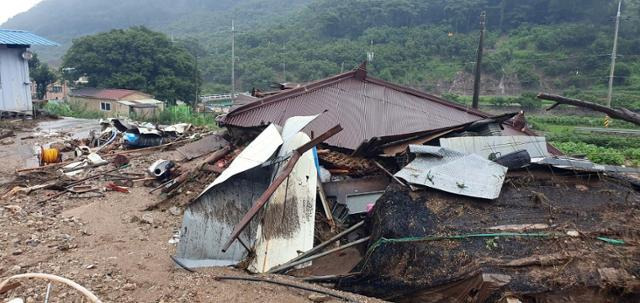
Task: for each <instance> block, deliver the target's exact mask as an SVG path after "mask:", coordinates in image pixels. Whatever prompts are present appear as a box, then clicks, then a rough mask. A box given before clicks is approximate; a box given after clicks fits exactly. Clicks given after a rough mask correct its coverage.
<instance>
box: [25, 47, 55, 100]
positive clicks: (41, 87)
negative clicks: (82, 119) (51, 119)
mask: <svg viewBox="0 0 640 303" xmlns="http://www.w3.org/2000/svg"><path fill="white" fill-rule="evenodd" d="M29 75H30V76H31V79H32V80H33V82H35V83H36V98H37V99H39V100H42V99H43V98H44V96H45V95H46V94H47V86H49V84H51V83H54V82H56V79H57V76H56V74H55V73H54V72H53V71H52V70H51V69H50V68H49V65H48V64H47V63H41V62H40V59H38V54H33V58H31V60H29Z"/></svg>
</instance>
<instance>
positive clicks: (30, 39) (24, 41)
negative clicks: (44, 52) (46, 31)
mask: <svg viewBox="0 0 640 303" xmlns="http://www.w3.org/2000/svg"><path fill="white" fill-rule="evenodd" d="M0 44H10V45H47V46H58V45H60V44H58V43H56V42H53V41H51V40H47V39H45V38H42V37H40V36H38V35H36V34H33V33H30V32H27V31H21V30H14V29H0Z"/></svg>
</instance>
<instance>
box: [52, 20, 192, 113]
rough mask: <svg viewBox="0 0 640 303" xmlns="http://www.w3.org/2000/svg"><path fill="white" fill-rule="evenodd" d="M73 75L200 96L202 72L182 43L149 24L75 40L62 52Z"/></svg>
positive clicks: (166, 96)
mask: <svg viewBox="0 0 640 303" xmlns="http://www.w3.org/2000/svg"><path fill="white" fill-rule="evenodd" d="M63 68H72V72H70V73H68V74H65V77H67V78H69V79H70V80H73V79H77V78H78V77H79V76H83V75H86V76H88V77H89V86H95V87H111V88H126V89H134V90H140V91H143V92H146V93H149V94H152V95H154V96H155V97H156V98H157V99H160V100H165V101H169V102H170V103H173V102H175V101H176V100H184V101H193V100H195V94H194V92H195V89H196V83H199V82H200V81H201V79H200V78H201V76H200V73H199V72H198V71H196V68H195V60H194V56H193V55H192V54H191V53H190V52H189V50H187V49H186V48H185V47H184V46H183V44H182V43H173V42H172V41H171V39H169V38H168V37H167V36H166V35H165V34H162V33H157V32H153V31H151V30H149V29H147V28H145V27H132V28H129V29H124V30H122V29H118V30H112V31H109V32H105V33H99V34H96V35H91V36H85V37H82V38H79V39H76V40H74V41H73V45H72V46H71V48H70V49H69V50H68V51H67V53H66V54H65V55H64V57H63Z"/></svg>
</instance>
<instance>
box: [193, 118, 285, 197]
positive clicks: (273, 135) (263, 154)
mask: <svg viewBox="0 0 640 303" xmlns="http://www.w3.org/2000/svg"><path fill="white" fill-rule="evenodd" d="M280 145H282V136H281V135H280V132H279V131H278V129H277V128H276V126H275V125H273V124H272V125H269V127H267V128H266V129H265V130H264V131H263V132H262V133H261V134H260V135H259V136H258V137H257V138H256V139H255V140H253V141H252V142H251V143H250V144H249V145H247V147H246V148H245V149H244V150H243V151H242V152H241V153H240V154H239V155H238V156H237V157H236V159H235V160H233V162H231V164H230V165H229V167H228V168H227V169H225V170H224V171H223V172H222V174H220V176H218V177H217V178H216V179H215V180H214V181H213V183H211V184H209V186H207V188H205V189H204V190H203V191H202V193H200V196H202V195H204V194H205V193H206V192H207V191H209V190H211V189H212V188H214V187H215V186H216V185H219V184H222V183H223V182H225V181H227V180H228V179H229V178H231V177H233V176H235V175H237V174H239V173H242V172H244V171H247V170H250V169H252V168H254V167H256V166H258V165H260V164H262V163H264V162H266V161H267V160H269V158H271V156H273V154H274V153H275V152H276V150H278V148H279V147H280Z"/></svg>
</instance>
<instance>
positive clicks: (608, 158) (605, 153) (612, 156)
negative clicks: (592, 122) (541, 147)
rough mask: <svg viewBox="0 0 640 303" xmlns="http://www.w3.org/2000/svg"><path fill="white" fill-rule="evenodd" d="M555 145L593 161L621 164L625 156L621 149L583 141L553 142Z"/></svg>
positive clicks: (570, 153) (568, 152)
mask: <svg viewBox="0 0 640 303" xmlns="http://www.w3.org/2000/svg"><path fill="white" fill-rule="evenodd" d="M554 146H555V147H557V148H559V149H560V150H561V151H562V152H564V153H565V154H568V155H586V156H587V158H588V159H589V160H591V161H593V162H594V163H600V164H612V165H623V164H624V163H625V156H624V154H623V153H622V152H621V151H618V150H615V149H613V148H606V147H599V146H596V145H593V144H587V143H584V142H561V143H555V144H554Z"/></svg>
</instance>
